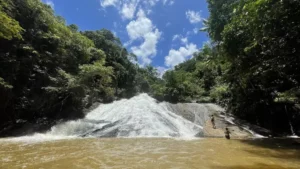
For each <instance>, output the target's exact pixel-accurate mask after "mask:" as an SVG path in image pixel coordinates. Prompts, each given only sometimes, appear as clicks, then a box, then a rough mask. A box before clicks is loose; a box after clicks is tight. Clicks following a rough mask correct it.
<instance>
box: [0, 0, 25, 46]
mask: <svg viewBox="0 0 300 169" xmlns="http://www.w3.org/2000/svg"><path fill="white" fill-rule="evenodd" d="M9 3H11V1H8V2H5V1H3V0H0V23H1V24H0V38H3V39H7V40H11V39H13V38H17V39H22V35H21V32H22V31H23V28H22V27H21V26H20V25H19V23H18V21H16V20H15V19H13V18H11V17H10V16H9V15H7V13H6V12H5V11H9V6H8V5H9Z"/></svg>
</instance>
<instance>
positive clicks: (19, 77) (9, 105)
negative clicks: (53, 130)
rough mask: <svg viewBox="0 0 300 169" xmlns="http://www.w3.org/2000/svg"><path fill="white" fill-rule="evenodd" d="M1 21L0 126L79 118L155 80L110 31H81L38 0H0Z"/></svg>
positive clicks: (141, 89)
mask: <svg viewBox="0 0 300 169" xmlns="http://www.w3.org/2000/svg"><path fill="white" fill-rule="evenodd" d="M0 21H1V25H0V95H1V98H0V125H5V124H9V123H17V122H18V119H23V120H28V121H33V122H34V121H37V120H38V119H40V118H50V119H61V118H78V117H81V116H83V109H84V108H87V107H89V106H91V105H92V103H94V102H96V101H100V102H108V101H112V100H114V99H116V98H122V97H131V96H134V95H135V94H136V93H138V92H143V91H150V86H151V85H150V83H151V84H154V82H155V81H158V78H157V77H156V76H155V74H153V72H154V69H153V68H152V67H150V66H149V67H147V68H140V67H139V66H138V65H136V64H134V63H133V62H132V60H134V59H136V56H134V55H133V54H130V53H128V51H127V50H126V49H125V48H124V47H123V46H122V44H121V42H120V40H119V39H118V38H117V37H115V36H114V35H113V33H112V32H110V31H108V30H105V29H102V30H97V31H84V32H79V30H78V27H77V26H76V25H73V24H72V25H66V24H65V21H64V19H63V18H62V17H60V16H56V15H55V14H54V11H53V10H52V9H51V7H50V6H48V5H46V4H44V3H42V2H41V1H40V0H5V1H4V0H0Z"/></svg>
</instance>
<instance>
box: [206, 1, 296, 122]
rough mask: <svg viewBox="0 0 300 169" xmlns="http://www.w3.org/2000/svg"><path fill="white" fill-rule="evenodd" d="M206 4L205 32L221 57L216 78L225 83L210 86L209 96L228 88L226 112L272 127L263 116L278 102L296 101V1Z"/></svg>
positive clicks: (215, 96)
mask: <svg viewBox="0 0 300 169" xmlns="http://www.w3.org/2000/svg"><path fill="white" fill-rule="evenodd" d="M208 4H209V10H210V17H209V19H208V21H207V22H206V25H205V26H207V27H206V29H205V30H206V31H208V33H209V35H210V37H211V38H212V40H213V43H214V44H217V49H218V50H217V54H218V55H221V56H223V57H224V63H225V64H224V66H225V67H224V68H225V69H223V68H221V69H223V70H225V71H224V72H222V74H223V75H222V76H223V79H224V80H226V81H227V83H228V84H229V86H227V85H226V87H225V88H223V87H221V86H222V85H221V86H220V84H217V87H214V88H212V89H211V93H212V96H213V98H214V99H217V98H220V99H222V97H217V96H218V95H219V96H222V95H224V93H223V92H225V90H227V89H226V88H228V91H229V92H228V93H226V92H225V95H228V96H229V100H227V99H226V102H227V101H228V104H227V105H228V108H229V109H228V110H229V111H231V112H232V113H234V114H236V115H239V116H240V117H243V118H245V119H247V120H249V121H252V122H255V123H256V124H265V125H266V124H267V123H271V126H272V125H273V124H272V123H273V122H272V120H270V119H271V118H266V117H272V116H275V115H274V114H276V113H275V112H278V106H282V105H281V104H282V103H284V102H285V103H291V102H294V103H295V102H297V101H298V100H299V83H300V73H299V72H300V71H299V63H300V60H299V55H300V52H299V50H298V47H299V45H300V41H299V36H300V34H299V32H300V21H299V19H298V18H299V17H300V11H299V8H300V1H294V0H291V1H289V0H286V1H278V0H230V1H227V0H226V1H224V0H222V1H220V0H208ZM218 86H219V87H218ZM291 91H292V92H291ZM222 93H223V94H222ZM223 100H224V99H223ZM276 107H277V109H276ZM281 116H286V114H282V115H281Z"/></svg>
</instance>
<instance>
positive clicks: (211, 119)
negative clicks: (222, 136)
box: [210, 115, 216, 129]
mask: <svg viewBox="0 0 300 169" xmlns="http://www.w3.org/2000/svg"><path fill="white" fill-rule="evenodd" d="M210 121H211V124H212V126H213V128H214V129H216V124H215V117H214V115H211V117H210Z"/></svg>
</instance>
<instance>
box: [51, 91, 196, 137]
mask: <svg viewBox="0 0 300 169" xmlns="http://www.w3.org/2000/svg"><path fill="white" fill-rule="evenodd" d="M201 131H202V126H200V125H199V123H198V124H196V123H193V122H191V121H188V120H186V119H184V118H183V117H181V116H179V115H176V114H175V113H174V112H172V111H171V110H170V109H169V107H168V104H167V103H157V102H156V100H155V99H153V98H151V97H150V96H148V95H147V94H141V95H139V96H136V97H133V98H131V99H128V100H127V99H123V100H120V101H115V102H113V103H111V104H103V105H100V106H99V107H98V108H96V109H95V110H93V111H91V112H90V113H88V114H87V115H86V117H85V118H84V119H80V120H76V121H68V122H65V123H62V124H59V125H56V126H54V127H52V129H51V131H49V132H48V133H47V134H48V135H49V134H50V135H55V136H80V137H185V138H186V137H194V136H195V135H197V134H198V133H199V132H201Z"/></svg>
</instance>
